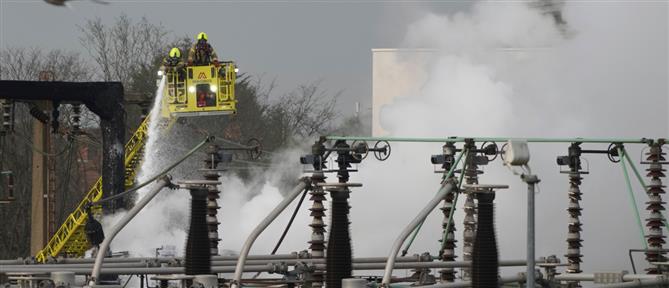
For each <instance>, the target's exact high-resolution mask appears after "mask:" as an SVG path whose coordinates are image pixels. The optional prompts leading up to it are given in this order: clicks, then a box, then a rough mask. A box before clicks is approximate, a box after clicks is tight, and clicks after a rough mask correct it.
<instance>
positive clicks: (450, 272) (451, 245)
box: [439, 193, 458, 282]
mask: <svg viewBox="0 0 669 288" xmlns="http://www.w3.org/2000/svg"><path fill="white" fill-rule="evenodd" d="M454 198H455V194H454V193H449V194H448V195H446V199H444V206H443V207H442V208H441V211H442V212H443V213H444V221H443V222H442V225H441V226H442V227H443V229H444V230H446V229H448V231H446V239H445V240H446V243H445V244H444V250H443V251H441V255H439V256H440V258H441V261H444V262H452V261H455V259H456V258H457V257H458V256H456V255H455V247H456V242H457V240H455V231H456V229H455V223H454V221H453V219H451V222H450V225H449V223H448V220H449V216H450V215H451V210H452V209H455V207H453V200H454ZM439 274H440V278H441V281H445V282H453V281H455V269H453V268H444V269H442V270H440V271H439Z"/></svg>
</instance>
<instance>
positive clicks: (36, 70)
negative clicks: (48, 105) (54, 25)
mask: <svg viewBox="0 0 669 288" xmlns="http://www.w3.org/2000/svg"><path fill="white" fill-rule="evenodd" d="M0 62H1V63H2V65H0V79H3V80H37V79H38V76H39V74H40V72H42V71H51V72H53V77H54V79H53V80H69V81H83V80H88V79H89V78H90V76H91V70H90V69H89V67H88V65H87V63H86V61H84V59H82V58H81V56H80V55H79V54H78V53H75V52H66V51H63V50H50V51H44V50H42V49H40V48H18V47H10V48H6V49H3V50H1V51H0Z"/></svg>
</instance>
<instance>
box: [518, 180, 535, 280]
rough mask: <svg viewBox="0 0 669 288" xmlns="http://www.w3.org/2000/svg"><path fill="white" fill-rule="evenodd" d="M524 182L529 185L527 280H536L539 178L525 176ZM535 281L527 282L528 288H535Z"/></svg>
mask: <svg viewBox="0 0 669 288" xmlns="http://www.w3.org/2000/svg"><path fill="white" fill-rule="evenodd" d="M521 178H522V179H523V181H525V183H527V271H526V273H527V279H536V278H535V275H534V274H535V273H534V271H535V267H534V266H535V265H534V264H535V263H534V259H535V258H534V249H535V245H534V244H535V243H534V241H535V231H534V228H535V226H534V225H535V224H534V216H535V215H534V206H535V203H534V190H535V187H536V184H537V183H539V178H538V177H537V176H536V175H523V176H521ZM534 287H535V281H527V288H534Z"/></svg>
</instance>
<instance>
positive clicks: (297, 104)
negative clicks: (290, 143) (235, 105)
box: [267, 82, 341, 143]
mask: <svg viewBox="0 0 669 288" xmlns="http://www.w3.org/2000/svg"><path fill="white" fill-rule="evenodd" d="M340 94H341V92H337V93H335V94H334V95H330V94H328V92H327V91H326V90H323V89H321V88H320V82H313V83H310V84H306V85H300V86H299V87H298V88H297V89H295V90H294V91H292V92H290V93H288V94H286V95H284V96H282V97H280V98H279V101H278V102H277V103H274V104H273V105H270V106H269V107H268V109H267V115H268V117H269V118H270V119H269V122H270V123H268V124H270V125H272V124H274V125H272V126H273V127H274V128H278V130H277V131H279V132H280V133H281V134H282V135H281V138H283V139H282V140H283V141H282V142H284V143H285V141H286V140H289V139H291V138H295V137H298V138H305V137H311V136H314V135H317V134H321V133H323V132H325V131H329V130H331V129H332V127H333V125H334V124H335V123H334V121H336V120H337V118H338V117H339V114H338V113H337V111H336V104H337V99H338V98H339V95H340Z"/></svg>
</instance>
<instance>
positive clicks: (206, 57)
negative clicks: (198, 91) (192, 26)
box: [188, 32, 219, 67]
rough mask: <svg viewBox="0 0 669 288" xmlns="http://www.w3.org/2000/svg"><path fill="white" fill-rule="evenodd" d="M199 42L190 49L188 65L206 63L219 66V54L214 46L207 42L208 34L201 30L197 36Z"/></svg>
mask: <svg viewBox="0 0 669 288" xmlns="http://www.w3.org/2000/svg"><path fill="white" fill-rule="evenodd" d="M195 40H196V41H197V42H195V44H194V45H193V47H191V48H190V51H188V65H189V66H192V65H195V66H204V65H214V66H216V67H218V66H219V63H218V56H216V51H214V48H212V47H211V45H209V43H208V42H207V40H208V39H207V34H206V33H204V32H200V33H199V34H197V37H196V38H195Z"/></svg>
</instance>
